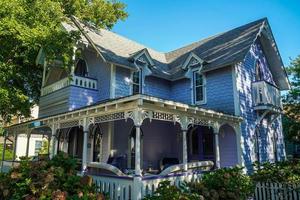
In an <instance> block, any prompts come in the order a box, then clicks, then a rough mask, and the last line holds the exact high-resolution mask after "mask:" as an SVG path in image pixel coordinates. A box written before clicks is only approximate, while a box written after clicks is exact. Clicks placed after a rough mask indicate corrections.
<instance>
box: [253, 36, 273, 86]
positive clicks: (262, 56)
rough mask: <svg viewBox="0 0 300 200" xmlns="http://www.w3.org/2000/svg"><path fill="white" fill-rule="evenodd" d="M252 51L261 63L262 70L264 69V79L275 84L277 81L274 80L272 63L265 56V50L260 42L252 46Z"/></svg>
mask: <svg viewBox="0 0 300 200" xmlns="http://www.w3.org/2000/svg"><path fill="white" fill-rule="evenodd" d="M250 53H251V54H252V55H253V57H254V58H256V60H257V61H258V62H259V63H260V66H261V70H262V73H263V80H265V81H267V82H269V83H271V84H273V85H275V82H274V80H273V75H272V73H271V71H270V65H269V63H268V61H267V58H266V57H265V54H264V52H263V49H262V46H261V44H260V42H257V43H256V45H254V46H253V47H252V48H251V51H250Z"/></svg>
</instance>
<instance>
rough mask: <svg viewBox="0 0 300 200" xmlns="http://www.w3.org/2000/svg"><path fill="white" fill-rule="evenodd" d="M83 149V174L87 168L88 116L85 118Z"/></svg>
mask: <svg viewBox="0 0 300 200" xmlns="http://www.w3.org/2000/svg"><path fill="white" fill-rule="evenodd" d="M82 126H83V149H82V174H84V172H85V171H86V169H87V143H88V133H89V129H88V121H87V118H84V119H83V124H82Z"/></svg>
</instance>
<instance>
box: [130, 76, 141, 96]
mask: <svg viewBox="0 0 300 200" xmlns="http://www.w3.org/2000/svg"><path fill="white" fill-rule="evenodd" d="M140 93H141V72H140V71H137V72H133V74H132V94H133V95H134V94H140Z"/></svg>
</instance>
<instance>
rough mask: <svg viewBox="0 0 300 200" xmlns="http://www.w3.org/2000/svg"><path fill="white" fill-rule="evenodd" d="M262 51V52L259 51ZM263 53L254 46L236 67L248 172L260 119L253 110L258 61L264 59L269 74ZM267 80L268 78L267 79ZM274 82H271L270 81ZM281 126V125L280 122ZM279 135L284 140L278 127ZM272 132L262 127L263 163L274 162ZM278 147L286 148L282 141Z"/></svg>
mask: <svg viewBox="0 0 300 200" xmlns="http://www.w3.org/2000/svg"><path fill="white" fill-rule="evenodd" d="M259 49H260V50H259ZM262 54H263V51H262V50H261V47H260V46H259V44H256V45H253V46H252V48H251V50H250V51H249V53H248V54H247V55H246V57H245V59H244V61H243V62H242V63H240V64H238V65H237V66H236V67H237V68H236V70H237V75H238V76H237V89H238V94H239V104H240V111H241V116H242V117H243V118H244V121H243V122H242V124H241V130H242V143H243V144H244V145H243V151H242V152H243V160H244V163H245V166H246V167H247V169H248V171H249V172H251V171H252V170H253V168H252V163H253V162H254V161H255V152H254V149H255V148H254V138H255V137H254V133H255V125H256V124H255V122H256V120H257V119H258V115H257V112H256V111H254V109H253V102H252V93H251V91H252V88H251V85H252V82H254V81H255V65H256V59H262V62H261V63H264V66H263V67H264V68H265V69H264V70H263V71H264V72H265V73H269V70H268V69H267V68H268V66H267V62H265V61H264V59H265V56H264V55H262ZM264 77H268V78H270V77H271V75H264ZM266 79H267V78H266ZM269 81H270V82H272V81H271V80H269ZM279 124H281V123H280V122H279ZM276 132H277V134H279V135H280V136H281V138H282V128H281V126H278V128H277V129H276ZM269 135H270V131H269V130H268V129H267V128H266V127H265V126H262V127H261V138H260V141H259V142H260V156H261V160H262V161H272V159H271V158H270V157H269V153H270V152H271V150H270V149H271V148H272V147H271V145H272V142H270V139H269ZM277 142H278V146H280V147H281V148H284V144H283V143H282V141H279V140H278V141H277ZM283 152H284V151H280V155H279V157H284V153H283Z"/></svg>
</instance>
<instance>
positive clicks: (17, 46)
mask: <svg viewBox="0 0 300 200" xmlns="http://www.w3.org/2000/svg"><path fill="white" fill-rule="evenodd" d="M124 9H125V5H124V4H123V3H121V2H118V1H115V0H92V1H91V0H1V1H0V45H1V48H0V99H1V101H0V116H1V118H2V119H3V120H4V122H8V121H9V120H10V119H11V117H12V116H13V115H24V116H25V117H28V116H29V114H30V107H31V106H32V105H33V104H35V103H37V102H38V100H39V96H40V88H41V79H42V71H43V67H42V66H40V65H36V64H35V59H36V57H37V55H38V52H39V50H40V49H41V47H42V48H43V50H44V53H45V55H46V58H47V63H50V64H51V62H52V61H53V60H54V59H58V60H60V61H61V62H62V67H64V68H65V69H70V66H71V65H72V64H73V60H72V56H73V47H74V44H75V41H76V40H78V39H79V36H80V34H79V32H77V31H73V32H66V31H64V30H63V29H62V27H61V23H62V22H66V21H68V20H70V18H71V17H72V16H75V17H77V18H78V19H80V20H81V21H82V22H85V23H89V24H92V25H93V26H95V27H96V28H106V29H111V28H112V27H113V25H114V24H115V23H117V22H118V20H124V19H126V17H127V13H126V11H125V10H124Z"/></svg>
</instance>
